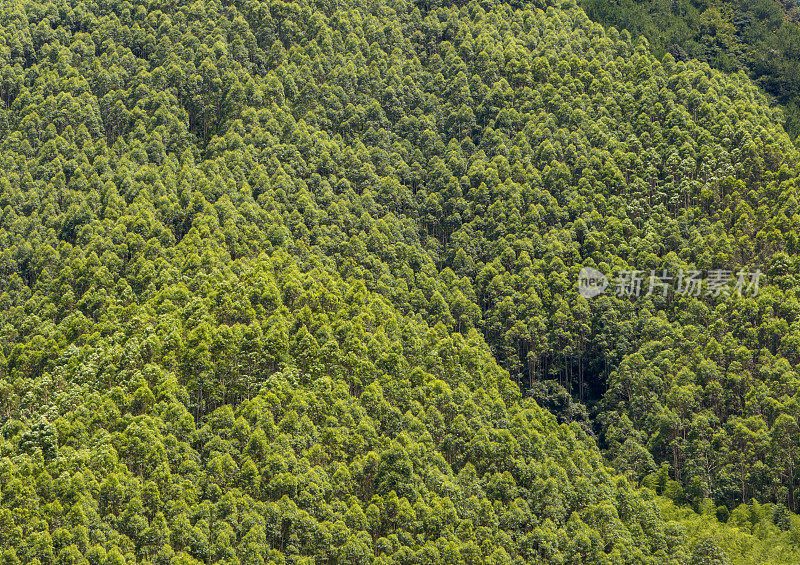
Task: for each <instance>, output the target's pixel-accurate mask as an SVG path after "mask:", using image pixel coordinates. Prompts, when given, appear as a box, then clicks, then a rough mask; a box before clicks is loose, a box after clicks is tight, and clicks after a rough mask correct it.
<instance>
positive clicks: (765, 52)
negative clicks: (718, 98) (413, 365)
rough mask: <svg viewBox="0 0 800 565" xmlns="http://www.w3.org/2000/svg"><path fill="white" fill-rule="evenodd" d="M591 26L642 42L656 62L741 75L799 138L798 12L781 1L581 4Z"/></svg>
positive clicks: (604, 0)
mask: <svg viewBox="0 0 800 565" xmlns="http://www.w3.org/2000/svg"><path fill="white" fill-rule="evenodd" d="M581 5H582V6H583V7H584V9H585V10H586V12H587V13H588V14H589V17H591V18H592V19H593V20H595V21H598V22H600V23H602V24H603V25H605V26H609V27H610V26H614V27H616V28H618V29H625V30H628V31H629V32H630V33H631V34H632V35H633V36H634V37H638V36H640V35H641V36H644V37H646V38H647V40H648V42H649V44H650V45H651V47H652V48H653V51H654V52H655V53H656V55H657V56H659V57H661V56H662V55H664V54H665V53H670V54H671V55H672V56H674V57H675V58H676V59H678V60H687V59H689V58H692V59H698V60H700V61H705V62H707V63H708V64H709V65H711V66H712V67H715V68H717V69H721V70H723V71H726V72H734V71H739V70H743V71H745V72H747V74H749V75H750V76H751V77H752V78H753V80H755V82H756V83H757V84H758V85H759V86H760V87H762V88H763V89H764V90H765V91H767V92H768V93H769V94H771V95H772V96H774V97H775V98H776V99H777V100H778V101H779V102H780V103H781V104H782V105H783V108H784V116H785V121H784V123H785V126H786V129H787V131H789V132H791V134H792V136H793V137H795V138H796V137H797V135H798V134H800V112H798V108H799V107H800V106H799V105H800V60H798V54H800V25H798V24H799V22H800V7H798V5H797V4H796V3H795V2H790V1H786V0H780V1H777V2H776V1H773V0H755V1H747V2H745V1H741V0H727V1H722V2H719V1H714V2H710V1H708V0H675V1H673V2H656V1H650V0H648V1H640V0H619V1H614V2H609V1H608V0H583V1H582V2H581Z"/></svg>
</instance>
